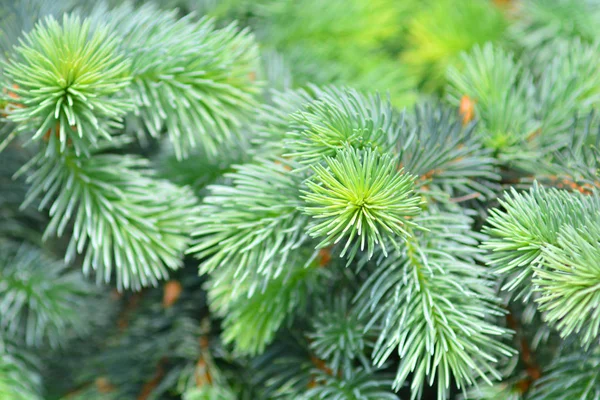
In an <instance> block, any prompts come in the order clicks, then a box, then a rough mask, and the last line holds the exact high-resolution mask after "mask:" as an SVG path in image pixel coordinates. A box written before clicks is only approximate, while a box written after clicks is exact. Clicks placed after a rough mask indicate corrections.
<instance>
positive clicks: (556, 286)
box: [533, 218, 600, 347]
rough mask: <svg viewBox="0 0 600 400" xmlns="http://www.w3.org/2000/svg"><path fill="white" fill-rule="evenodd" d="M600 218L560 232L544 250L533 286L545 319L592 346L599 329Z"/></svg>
mask: <svg viewBox="0 0 600 400" xmlns="http://www.w3.org/2000/svg"><path fill="white" fill-rule="evenodd" d="M599 222H600V219H599V218H595V219H592V220H591V221H587V222H586V224H585V225H583V226H577V227H574V226H566V227H565V228H563V229H561V230H560V233H559V235H558V238H557V241H556V244H548V245H546V246H544V248H543V249H542V250H543V253H542V254H543V260H544V261H543V265H541V266H539V267H537V268H535V275H534V279H533V283H534V285H535V287H536V291H537V292H538V293H539V297H538V298H537V299H536V301H537V303H538V307H539V309H540V311H543V312H544V316H543V318H544V320H545V321H547V322H548V323H549V324H550V325H555V326H556V328H557V329H558V330H559V331H560V332H561V336H563V337H565V336H568V335H570V334H572V333H575V334H577V335H578V336H579V338H580V340H581V343H582V344H583V345H584V346H586V347H589V346H590V345H592V344H593V343H597V340H598V339H597V338H598V332H599V330H600V308H598V304H600V292H599V291H598V290H597V288H598V286H600V248H598V242H599V241H600V223H599Z"/></svg>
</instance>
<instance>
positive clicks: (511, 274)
mask: <svg viewBox="0 0 600 400" xmlns="http://www.w3.org/2000/svg"><path fill="white" fill-rule="evenodd" d="M599 202H600V200H598V199H596V198H586V197H583V196H581V195H579V193H577V194H573V193H571V192H568V191H565V190H557V189H545V188H543V187H542V186H539V185H537V184H535V185H534V186H533V188H532V189H531V190H530V191H529V192H526V193H518V192H517V191H516V190H514V189H512V190H511V191H510V192H509V193H507V195H506V196H505V197H504V199H502V200H500V205H501V206H502V209H503V210H500V209H493V210H491V211H490V217H489V218H488V220H487V223H488V226H486V227H485V228H484V231H485V232H486V233H487V234H488V235H489V236H490V238H489V239H488V240H487V241H486V242H485V243H484V244H483V248H486V249H489V250H492V254H490V256H489V260H488V264H489V265H491V266H493V267H494V270H495V272H496V274H498V275H499V276H502V277H505V278H504V279H505V280H506V283H505V285H504V286H503V289H504V290H508V291H510V292H516V293H515V295H516V298H519V297H523V298H524V299H528V298H529V297H530V296H531V278H532V277H533V273H534V267H536V266H539V265H540V264H542V262H543V259H544V255H543V248H544V246H546V245H553V244H556V242H557V238H558V234H559V232H560V230H561V228H563V227H564V226H565V225H577V224H582V223H584V221H586V220H588V219H589V218H591V217H593V216H594V215H596V214H597V213H598V209H599V206H600V203H599Z"/></svg>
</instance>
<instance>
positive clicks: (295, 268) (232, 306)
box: [208, 260, 323, 355]
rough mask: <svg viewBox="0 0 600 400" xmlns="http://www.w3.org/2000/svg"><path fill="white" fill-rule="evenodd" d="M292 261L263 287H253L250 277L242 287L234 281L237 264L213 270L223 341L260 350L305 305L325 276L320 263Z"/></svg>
mask: <svg viewBox="0 0 600 400" xmlns="http://www.w3.org/2000/svg"><path fill="white" fill-rule="evenodd" d="M293 261H294V260H288V262H287V266H288V270H287V271H286V272H285V274H282V275H280V276H278V277H276V278H273V279H271V280H270V281H269V282H268V283H266V284H263V287H262V288H261V289H260V290H253V286H254V282H253V280H252V279H250V278H246V282H244V284H243V285H242V287H241V288H240V287H239V286H240V285H239V284H237V283H235V280H236V279H237V278H236V276H235V268H229V269H228V271H218V272H216V273H214V274H213V279H211V281H209V282H210V283H209V285H208V293H209V304H210V307H211V310H213V311H214V312H215V314H216V315H219V316H221V317H223V318H224V321H223V333H222V339H223V342H224V343H225V344H230V343H233V344H234V348H235V351H236V353H238V354H244V355H257V354H261V353H262V352H263V351H264V350H265V347H266V345H268V344H270V343H271V342H272V341H273V339H274V338H275V334H276V333H277V331H278V330H279V329H280V328H281V327H282V326H283V324H284V323H288V324H289V323H291V321H293V319H294V317H295V316H296V315H298V314H300V313H302V311H303V310H305V309H306V304H307V301H308V299H309V298H310V297H311V296H312V295H313V294H314V293H312V292H314V291H315V290H318V289H315V288H318V287H319V285H320V284H321V283H320V282H321V281H320V280H319V278H321V277H322V276H323V271H320V269H319V268H318V265H317V264H316V263H314V262H313V263H311V264H310V265H309V266H305V265H303V264H302V263H300V264H296V265H294V264H291V262H293ZM301 262H305V261H304V260H302V261H301ZM232 272H233V273H232Z"/></svg>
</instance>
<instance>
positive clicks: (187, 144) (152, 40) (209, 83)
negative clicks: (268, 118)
mask: <svg viewBox="0 0 600 400" xmlns="http://www.w3.org/2000/svg"><path fill="white" fill-rule="evenodd" d="M104 18H105V19H107V20H109V21H110V23H111V26H113V28H114V29H115V30H116V31H117V32H119V33H120V35H121V38H122V42H121V49H122V50H123V51H124V52H126V53H127V54H128V57H129V58H130V59H131V71H132V72H131V74H132V84H131V87H130V93H131V96H132V98H133V101H134V103H135V105H136V107H137V111H136V114H137V115H139V116H140V118H141V120H142V121H143V123H144V125H145V127H146V128H147V129H148V131H149V132H150V134H151V135H152V136H153V137H158V136H159V135H160V134H161V133H162V132H163V130H166V131H167V133H168V135H169V138H170V140H171V141H172V142H173V145H174V149H175V153H176V155H177V157H178V158H185V157H186V156H187V155H188V153H189V151H190V150H191V149H192V148H194V147H196V146H198V145H202V146H203V147H205V148H206V149H207V150H208V151H209V152H210V153H212V154H213V155H215V154H216V151H217V146H218V145H219V144H222V143H227V142H228V141H229V142H230V141H233V140H235V139H236V136H237V137H239V135H240V134H241V133H240V129H241V127H242V126H243V125H244V124H246V123H247V122H248V120H249V117H250V115H251V113H252V111H253V110H254V108H255V107H256V106H257V99H256V97H257V96H256V95H257V94H258V93H259V89H260V85H259V84H258V82H257V81H256V73H257V67H258V47H257V45H256V42H255V40H254V37H253V35H252V34H251V33H250V32H249V31H248V30H246V29H239V28H238V27H237V26H236V25H235V24H231V25H229V26H227V27H224V28H221V29H217V28H216V27H215V21H214V20H212V19H209V18H203V19H201V20H196V18H195V17H194V15H193V14H190V15H188V16H186V17H184V18H178V17H177V12H176V11H162V10H159V9H157V8H156V7H155V6H153V5H145V6H143V7H141V8H139V9H134V8H132V7H131V5H124V6H121V7H120V8H116V9H115V10H113V11H111V12H109V13H108V14H106V15H105V16H104Z"/></svg>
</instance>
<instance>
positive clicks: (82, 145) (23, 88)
mask: <svg viewBox="0 0 600 400" xmlns="http://www.w3.org/2000/svg"><path fill="white" fill-rule="evenodd" d="M117 47H118V38H117V37H116V36H114V35H111V34H109V32H108V29H107V28H106V27H100V28H98V29H97V30H95V31H92V29H91V23H90V21H89V20H87V19H86V20H84V21H83V22H82V21H81V19H80V18H79V17H77V16H69V15H67V14H65V15H64V17H63V20H62V24H60V23H59V22H58V21H56V20H55V19H54V18H53V17H47V18H46V19H45V20H44V22H41V23H38V24H37V25H36V27H35V28H34V30H33V31H32V32H31V33H29V34H27V35H25V38H24V40H21V41H20V45H19V46H17V47H16V48H15V54H14V58H11V59H10V60H9V65H8V66H7V67H6V69H5V72H6V75H7V78H8V82H9V85H8V87H7V90H8V91H9V94H10V93H12V95H10V96H9V97H8V101H9V102H10V103H12V105H11V106H10V107H9V110H8V111H9V116H8V118H9V119H10V120H12V121H14V122H16V123H18V124H19V127H18V129H19V130H20V131H30V130H31V131H34V132H35V133H34V134H33V137H32V139H33V140H37V139H42V138H46V139H47V138H48V136H50V135H56V136H57V137H58V138H59V139H60V143H61V147H60V149H61V151H63V152H64V151H66V149H67V147H70V146H72V147H73V148H74V149H75V152H76V153H77V154H78V155H79V154H86V155H87V154H89V151H90V148H93V147H95V146H96V145H97V144H98V142H99V141H100V140H102V139H104V140H110V129H111V128H114V127H117V126H119V122H120V121H121V119H122V117H123V115H124V114H125V113H126V112H127V110H128V109H129V108H130V104H129V102H128V101H126V100H124V99H123V93H120V92H123V91H124V89H125V88H126V87H127V86H128V85H129V62H128V61H126V60H125V59H124V58H123V57H122V55H121V54H120V53H119V52H118V50H117Z"/></svg>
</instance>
